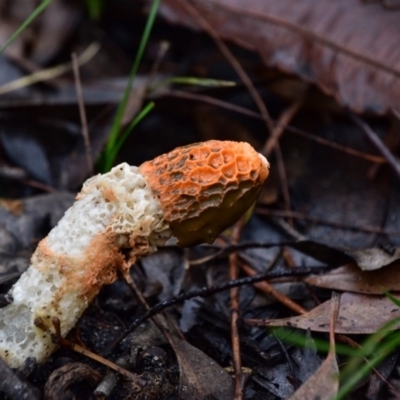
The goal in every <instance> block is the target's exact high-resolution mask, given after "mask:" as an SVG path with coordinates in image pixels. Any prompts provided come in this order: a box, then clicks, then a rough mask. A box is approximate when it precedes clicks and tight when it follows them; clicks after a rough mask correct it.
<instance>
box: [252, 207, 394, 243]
mask: <svg viewBox="0 0 400 400" xmlns="http://www.w3.org/2000/svg"><path fill="white" fill-rule="evenodd" d="M256 212H257V213H258V214H261V215H269V216H272V217H278V218H287V217H291V218H293V219H302V220H304V221H310V222H313V223H316V224H320V225H329V226H332V227H334V228H338V229H348V230H353V231H361V232H367V233H375V234H378V235H388V236H390V235H393V236H400V232H399V231H392V230H386V229H381V228H378V227H375V226H367V225H366V226H353V225H349V224H344V223H342V222H336V221H331V220H327V219H324V218H318V217H314V216H312V215H308V214H303V213H301V212H298V211H290V212H287V211H286V210H269V209H267V208H263V207H257V208H256Z"/></svg>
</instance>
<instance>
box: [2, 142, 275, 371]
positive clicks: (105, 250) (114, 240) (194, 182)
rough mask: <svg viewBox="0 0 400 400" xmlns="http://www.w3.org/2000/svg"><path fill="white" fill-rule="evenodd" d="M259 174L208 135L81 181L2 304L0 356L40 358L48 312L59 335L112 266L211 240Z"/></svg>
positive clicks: (262, 172) (243, 156)
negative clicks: (169, 246) (168, 246)
mask: <svg viewBox="0 0 400 400" xmlns="http://www.w3.org/2000/svg"><path fill="white" fill-rule="evenodd" d="M182 167H183V169H182ZM267 175H268V163H267V161H266V160H265V158H263V157H262V156H260V155H259V154H258V153H256V152H255V151H254V149H252V148H251V146H250V145H248V144H247V143H235V142H218V141H210V142H205V143H201V144H197V145H194V146H188V147H184V148H179V149H176V150H174V151H173V152H171V153H169V154H167V155H164V156H160V157H158V158H156V159H155V160H153V161H152V162H149V163H145V164H143V165H142V166H141V167H139V168H137V167H131V166H129V165H128V164H126V163H123V164H120V165H118V166H116V167H115V168H113V169H112V170H111V171H110V172H109V173H106V174H104V175H97V176H95V177H93V178H91V179H89V180H88V181H86V183H85V184H84V186H83V188H82V190H81V192H80V193H79V194H78V196H77V201H76V202H75V203H74V205H73V206H72V207H71V208H70V209H69V210H67V212H66V213H65V215H64V217H63V218H62V219H61V220H60V222H59V223H58V225H57V226H56V227H55V228H54V229H53V230H52V231H51V232H50V233H49V235H48V236H47V237H46V238H45V239H43V240H42V241H41V242H40V243H39V245H38V247H37V249H36V251H35V253H34V254H33V256H32V258H31V265H30V267H29V268H28V270H27V271H26V272H25V273H24V274H23V275H22V276H21V278H20V279H19V280H18V282H17V283H16V284H15V285H14V286H13V287H12V289H11V290H10V295H11V296H12V298H13V301H12V303H11V304H9V305H7V306H6V307H4V308H2V309H0V356H1V357H2V358H3V359H4V360H5V361H6V362H7V363H8V365H9V366H10V367H19V366H21V365H22V363H23V362H24V361H25V359H26V358H27V357H35V358H36V360H37V361H38V362H42V361H44V360H46V359H47V358H48V357H49V356H50V354H51V353H52V351H53V350H54V348H55V347H56V345H55V344H54V343H52V338H51V334H50V332H51V329H52V320H53V319H54V318H57V319H58V320H59V321H60V327H61V334H62V335H66V334H67V333H68V332H69V331H70V329H71V328H73V327H74V325H75V324H76V322H77V320H78V319H79V317H80V316H81V315H82V313H83V312H84V310H85V309H86V307H87V306H88V304H89V303H90V302H91V301H92V300H93V298H94V297H95V296H96V295H97V294H98V292H99V290H100V289H101V287H102V286H103V285H105V284H110V283H112V282H114V280H115V279H116V278H117V271H118V270H122V272H124V273H126V272H127V271H128V270H129V268H130V266H131V265H132V264H133V263H134V262H135V261H136V260H137V259H138V258H140V257H142V256H145V255H148V254H150V253H152V252H154V251H155V250H156V249H157V246H159V245H162V244H164V243H165V242H166V240H168V238H170V237H171V236H172V235H174V236H176V237H177V239H178V243H179V244H184V245H191V244H194V243H200V242H204V241H206V242H210V241H212V240H213V239H214V238H215V237H216V235H218V234H219V233H220V232H221V231H222V230H223V229H225V228H226V227H227V226H228V225H229V224H231V223H233V222H234V220H235V219H236V218H238V217H239V216H240V215H241V214H242V213H243V212H244V211H245V210H246V209H247V208H248V207H249V206H250V205H251V204H252V203H253V202H254V200H255V199H256V197H257V195H258V193H259V190H260V188H261V185H262V183H263V182H264V180H265V178H266V177H267ZM167 181H168V182H167ZM163 182H165V183H163ZM167 194H168V195H167ZM171 196H172V197H171ZM218 213H219V215H218ZM216 216H217V218H216ZM39 319H40V321H41V324H42V325H43V326H41V327H38V326H36V325H35V320H36V321H38V320H39Z"/></svg>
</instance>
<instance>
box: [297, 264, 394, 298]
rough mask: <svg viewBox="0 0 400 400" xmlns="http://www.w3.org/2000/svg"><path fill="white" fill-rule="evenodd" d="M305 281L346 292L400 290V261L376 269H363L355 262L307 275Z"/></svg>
mask: <svg viewBox="0 0 400 400" xmlns="http://www.w3.org/2000/svg"><path fill="white" fill-rule="evenodd" d="M304 282H306V283H308V284H310V285H314V286H318V287H323V288H327V289H336V290H341V291H344V292H356V293H367V294H383V293H384V292H385V291H395V292H396V291H397V292H400V262H399V261H397V262H395V263H393V264H391V265H390V266H388V267H385V268H382V269H379V270H375V271H362V270H360V268H358V267H357V266H356V265H355V264H348V265H344V266H343V267H339V268H336V269H335V270H333V271H330V272H327V273H326V274H323V275H316V276H311V277H307V278H305V279H304Z"/></svg>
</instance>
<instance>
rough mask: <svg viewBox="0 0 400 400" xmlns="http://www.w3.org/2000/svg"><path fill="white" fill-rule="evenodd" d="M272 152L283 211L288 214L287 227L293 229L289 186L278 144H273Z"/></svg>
mask: <svg viewBox="0 0 400 400" xmlns="http://www.w3.org/2000/svg"><path fill="white" fill-rule="evenodd" d="M274 152H275V156H276V161H277V166H278V174H279V178H280V182H281V184H282V195H283V203H284V206H285V211H286V212H287V213H288V221H287V222H288V225H289V226H291V227H292V228H293V220H292V218H291V217H290V216H289V215H290V213H291V211H292V205H291V200H290V193H289V185H288V182H287V175H286V168H285V163H284V162H283V156H282V152H281V146H280V145H279V143H276V144H275V148H274Z"/></svg>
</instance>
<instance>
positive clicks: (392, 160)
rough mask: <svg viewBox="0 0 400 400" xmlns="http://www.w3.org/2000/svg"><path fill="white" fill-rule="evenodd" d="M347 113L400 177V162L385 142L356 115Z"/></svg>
mask: <svg viewBox="0 0 400 400" xmlns="http://www.w3.org/2000/svg"><path fill="white" fill-rule="evenodd" d="M347 115H348V116H349V117H350V119H351V120H352V121H353V122H354V123H355V124H356V125H357V126H358V127H359V128H360V129H361V130H362V132H363V133H364V134H365V135H366V136H367V138H368V139H369V140H370V141H371V142H372V144H373V145H374V146H375V147H376V148H377V150H378V151H379V153H381V154H382V156H383V157H384V158H385V159H386V161H387V163H388V164H389V165H390V166H391V167H392V169H393V171H394V172H395V173H396V175H397V176H398V177H400V162H399V160H398V159H397V157H395V156H394V155H393V154H392V152H391V151H390V150H389V149H388V148H387V147H386V145H385V143H383V141H382V140H381V139H380V138H379V136H378V135H377V134H376V133H375V132H374V131H373V130H372V129H371V127H370V126H369V125H368V124H367V123H366V122H364V121H363V120H362V119H361V118H360V117H358V116H357V115H355V114H353V113H351V112H348V113H347Z"/></svg>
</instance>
